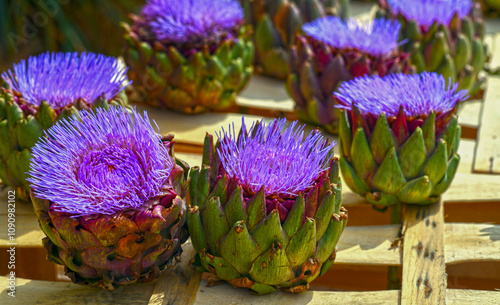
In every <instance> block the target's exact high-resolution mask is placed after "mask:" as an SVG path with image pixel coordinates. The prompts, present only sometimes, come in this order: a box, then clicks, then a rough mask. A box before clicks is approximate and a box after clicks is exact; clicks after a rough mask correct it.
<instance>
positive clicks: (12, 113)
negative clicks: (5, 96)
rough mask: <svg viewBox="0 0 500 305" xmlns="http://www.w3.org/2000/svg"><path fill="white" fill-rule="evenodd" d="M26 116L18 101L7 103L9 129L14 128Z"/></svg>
mask: <svg viewBox="0 0 500 305" xmlns="http://www.w3.org/2000/svg"><path fill="white" fill-rule="evenodd" d="M23 118H24V114H23V111H22V110H21V108H20V107H19V105H17V103H7V122H8V126H9V130H10V131H12V130H14V127H15V126H16V125H17V124H18V123H19V121H20V120H21V119H23Z"/></svg>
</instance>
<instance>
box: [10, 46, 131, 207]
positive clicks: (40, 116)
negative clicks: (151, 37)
mask: <svg viewBox="0 0 500 305" xmlns="http://www.w3.org/2000/svg"><path fill="white" fill-rule="evenodd" d="M126 73H127V67H126V66H125V65H124V64H123V62H122V61H119V60H118V59H116V58H113V57H106V56H103V55H98V54H94V53H82V54H78V53H44V54H41V55H38V56H33V57H30V58H29V59H28V60H27V61H26V60H23V61H21V62H20V63H18V64H15V65H14V67H13V69H12V70H9V71H7V72H4V73H3V74H2V78H3V80H4V81H5V83H4V84H3V88H0V138H1V139H2V141H1V143H0V178H1V179H2V181H3V183H5V184H7V185H9V186H11V187H14V188H16V195H17V196H18V198H19V199H20V200H21V201H29V198H30V197H29V185H28V183H27V182H26V178H27V176H26V172H27V171H28V170H29V163H30V159H31V149H32V147H33V145H35V143H36V142H37V140H38V138H39V137H40V136H42V135H43V131H44V130H47V129H48V128H49V127H51V126H52V125H53V124H54V123H55V122H56V121H58V120H60V119H61V118H64V117H68V116H70V115H72V114H75V113H78V111H79V110H85V109H95V108H96V107H105V108H108V107H109V105H122V106H126V105H127V97H126V95H125V94H124V92H122V90H123V89H124V88H125V87H126V86H127V85H128V84H129V82H128V80H127V75H126Z"/></svg>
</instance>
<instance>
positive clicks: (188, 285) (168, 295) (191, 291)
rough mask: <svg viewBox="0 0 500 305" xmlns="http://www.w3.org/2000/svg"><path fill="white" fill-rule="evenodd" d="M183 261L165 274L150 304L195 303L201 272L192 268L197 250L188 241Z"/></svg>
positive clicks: (182, 304)
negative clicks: (191, 261)
mask: <svg viewBox="0 0 500 305" xmlns="http://www.w3.org/2000/svg"><path fill="white" fill-rule="evenodd" d="M182 249H183V252H182V257H181V262H180V263H178V264H177V265H176V266H174V267H173V268H171V269H169V270H167V272H165V274H163V275H162V276H161V277H160V279H159V280H158V283H157V284H156V286H155V289H154V291H153V294H152V295H151V298H150V299H149V304H150V305H171V304H175V305H190V304H193V301H194V298H195V295H196V290H197V288H198V286H199V284H200V280H201V273H199V272H197V271H196V270H194V269H193V268H191V264H190V260H191V259H193V258H194V255H195V253H196V252H195V250H194V248H193V246H192V245H191V242H190V241H188V242H186V243H185V244H184V245H183V246H182Z"/></svg>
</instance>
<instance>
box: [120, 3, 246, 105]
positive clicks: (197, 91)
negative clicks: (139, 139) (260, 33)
mask: <svg viewBox="0 0 500 305" xmlns="http://www.w3.org/2000/svg"><path fill="white" fill-rule="evenodd" d="M132 20H133V24H132V25H128V24H126V23H123V24H122V27H123V29H124V30H125V35H124V37H125V40H126V42H127V43H126V49H125V61H126V62H127V64H128V65H129V66H130V68H131V70H130V71H129V75H130V77H131V79H133V80H134V87H135V88H137V89H138V91H139V92H140V93H141V96H142V100H143V102H144V103H146V104H147V105H150V106H155V107H162V108H166V109H170V110H174V111H178V112H183V113H189V114H194V113H200V112H208V111H217V110H224V109H227V108H229V107H231V106H233V105H234V104H235V99H236V95H237V94H238V93H239V92H240V91H241V90H243V88H244V87H245V86H246V84H247V83H248V80H249V79H250V76H251V74H252V72H253V66H252V63H253V57H254V46H253V43H252V42H251V37H250V36H251V31H250V29H249V28H248V27H246V26H243V25H242V24H243V9H242V8H241V6H240V4H239V3H238V1H237V0H214V1H212V0H188V1H184V0H149V1H147V3H146V5H145V7H144V8H143V10H142V13H141V15H139V16H134V15H133V16H132Z"/></svg>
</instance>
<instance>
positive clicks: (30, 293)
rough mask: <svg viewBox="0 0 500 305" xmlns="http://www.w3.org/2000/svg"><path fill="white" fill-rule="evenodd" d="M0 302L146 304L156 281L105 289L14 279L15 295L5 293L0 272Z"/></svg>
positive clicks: (4, 281)
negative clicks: (110, 289) (112, 289)
mask: <svg viewBox="0 0 500 305" xmlns="http://www.w3.org/2000/svg"><path fill="white" fill-rule="evenodd" d="M0 282H2V285H1V286H0V304H30V305H31V304H61V305H63V304H74V305H80V304H81V305H83V304H126V305H143V304H147V302H148V300H149V297H150V296H151V293H153V289H154V287H155V284H156V282H153V283H147V284H139V285H132V286H130V287H121V288H118V289H116V290H114V291H111V292H110V291H105V290H101V289H96V288H90V287H85V286H80V285H75V284H73V283H61V282H46V281H34V280H26V279H22V278H17V279H16V297H15V298H12V297H10V296H8V295H7V287H6V286H7V285H6V284H5V283H7V277H5V276H0Z"/></svg>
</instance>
